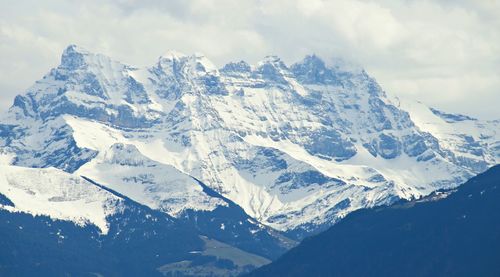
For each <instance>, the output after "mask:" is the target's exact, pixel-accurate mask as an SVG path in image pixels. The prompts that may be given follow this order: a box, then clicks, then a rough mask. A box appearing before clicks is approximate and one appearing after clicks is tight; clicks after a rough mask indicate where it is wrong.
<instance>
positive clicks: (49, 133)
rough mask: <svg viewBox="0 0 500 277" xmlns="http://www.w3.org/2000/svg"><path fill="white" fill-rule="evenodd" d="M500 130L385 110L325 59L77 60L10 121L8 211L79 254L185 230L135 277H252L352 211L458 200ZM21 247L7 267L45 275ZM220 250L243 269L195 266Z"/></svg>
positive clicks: (486, 160)
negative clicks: (181, 276)
mask: <svg viewBox="0 0 500 277" xmlns="http://www.w3.org/2000/svg"><path fill="white" fill-rule="evenodd" d="M499 127H500V121H499V120H491V121H483V120H479V119H475V118H472V117H470V116H466V115H461V114H451V113H447V112H444V111H440V110H438V109H435V108H430V107H427V106H425V105H424V104H422V103H420V102H415V101H408V100H402V99H399V98H396V97H390V96H388V95H387V94H386V93H385V92H384V91H383V90H382V88H381V87H380V86H379V85H378V83H377V82H376V81H375V79H373V78H372V77H370V76H369V75H368V73H367V72H366V71H365V70H363V69H362V68H359V67H357V66H353V65H350V64H348V63H345V62H338V61H332V62H329V63H327V62H325V61H323V60H322V59H321V58H319V57H318V56H316V55H310V56H307V57H305V58H304V59H303V60H302V61H300V62H297V63H295V64H293V65H291V66H288V65H286V64H285V63H284V62H283V61H281V60H280V59H279V58H278V57H275V56H269V57H266V58H265V59H264V60H262V61H261V62H259V63H258V64H257V65H249V64H248V63H246V62H244V61H240V62H234V63H229V64H226V65H224V66H223V67H222V68H217V67H216V66H214V65H213V63H211V62H210V61H209V60H208V59H207V58H206V57H205V56H203V55H201V54H193V55H185V54H182V53H178V52H175V51H171V52H168V53H166V54H165V55H163V56H161V57H160V58H159V59H158V61H157V62H156V63H155V64H153V65H152V66H149V67H144V68H138V67H134V66H130V65H127V64H124V63H121V62H118V61H115V60H113V59H112V58H109V57H107V56H104V55H101V54H95V53H91V52H89V51H87V50H85V49H82V48H81V47H78V46H75V45H70V46H68V47H67V48H66V49H65V50H64V52H63V54H62V57H61V63H60V65H58V66H57V67H56V68H54V69H51V70H50V71H49V72H48V73H47V74H46V75H45V76H44V77H43V78H42V79H41V80H38V81H36V82H35V84H34V85H33V86H31V87H30V88H28V89H27V90H26V92H25V93H23V94H21V95H18V96H17V97H16V98H15V99H14V104H13V105H12V107H11V108H10V109H9V111H8V112H7V113H5V114H4V115H3V116H2V117H1V119H0V167H1V168H2V170H1V172H0V180H2V181H1V182H0V196H1V197H2V199H3V200H2V201H3V204H2V206H1V209H0V211H2V216H3V217H4V221H5V222H15V224H14V225H12V226H13V227H12V228H14V229H16V228H18V227H19V228H21V227H23V226H24V225H23V224H22V223H21V222H26V221H27V220H28V219H29V218H32V220H31V221H30V222H29V223H27V224H28V225H30V226H32V227H33V226H36V228H44V230H45V232H46V234H45V235H46V236H47V238H45V239H46V243H47V245H44V246H43V247H49V248H50V247H55V246H54V245H56V246H57V245H59V244H64V245H67V246H68V247H70V248H68V249H69V250H67V251H69V252H71V251H74V250H75V249H76V248H71V247H76V246H77V245H78V246H81V245H82V244H85V245H89V247H91V245H94V246H95V247H94V246H92V247H94V248H88V249H87V250H88V253H97V252H99V250H98V249H107V250H106V251H112V250H115V249H114V248H106V245H108V241H109V244H112V245H115V244H116V245H117V247H120V249H128V248H126V245H127V244H128V243H131V242H132V241H133V243H134V244H136V243H137V244H139V241H143V240H144V237H147V236H149V235H147V234H151V233H153V234H155V235H158V234H160V233H161V234H160V235H159V236H160V237H158V238H157V239H158V240H159V241H160V243H158V245H161V243H163V242H162V241H163V240H165V239H167V238H165V237H162V236H165V234H167V233H168V232H170V231H168V232H163V231H160V230H162V228H163V229H164V230H167V229H168V230H170V229H172V230H181V231H178V232H179V233H178V234H177V235H175V237H176V238H177V237H179V236H181V235H179V234H181V233H185V234H186V237H184V238H183V239H187V240H190V241H191V243H181V241H182V240H181V239H180V240H179V244H182V245H180V246H178V247H180V248H179V249H178V250H175V251H174V248H169V249H172V252H170V250H168V251H167V252H168V253H170V254H168V255H171V256H168V255H167V254H166V256H168V258H167V257H165V258H159V260H155V262H151V260H149V259H148V261H149V262H147V263H146V262H145V263H142V265H141V267H137V268H136V270H139V269H140V270H143V269H144V268H143V267H146V268H148V269H149V270H153V271H154V272H156V273H158V272H162V273H163V274H164V275H167V276H168V274H177V273H175V272H177V271H182V270H184V269H185V267H190V268H191V269H190V270H191V271H190V272H191V273H192V274H195V272H197V271H196V270H201V269H199V268H197V267H196V265H200V264H205V265H206V263H208V264H210V265H211V266H212V267H213V271H212V272H204V273H203V274H207V275H208V274H218V270H219V269H220V268H222V269H227V268H230V270H234V272H242V271H246V270H248V269H250V268H252V267H255V266H260V265H262V264H264V263H266V262H268V261H269V260H272V259H275V258H277V257H278V256H279V255H281V254H282V253H284V252H285V251H286V250H287V249H289V248H290V247H292V246H294V245H295V244H296V241H299V240H301V239H303V238H304V237H306V236H309V235H311V234H315V233H318V232H320V231H323V230H326V229H327V228H328V227H330V226H332V225H333V224H334V223H336V222H338V221H339V220H340V219H341V218H343V217H345V216H346V215H347V214H349V213H351V212H353V211H355V210H358V209H363V208H371V207H376V206H381V205H389V204H393V203H396V202H398V201H401V200H412V199H420V198H421V197H424V196H426V195H429V194H431V193H432V192H434V191H436V190H442V189H452V188H455V187H457V186H458V185H459V184H461V183H463V182H464V181H466V180H467V179H469V178H470V177H472V176H474V175H476V174H478V173H481V172H483V171H485V170H487V169H488V168H489V167H491V166H493V165H495V164H498V163H499V161H500V132H499V131H498V130H500V128H499ZM28 215H32V216H28ZM33 216H34V217H33ZM52 221H53V222H54V223H52ZM152 221H154V222H162V223H157V224H153V223H151V222H152ZM123 222H128V223H130V224H125V226H123V225H122V224H123ZM134 224H139V225H141V226H142V227H144V228H145V229H142V227H141V228H138V227H137V226H136V225H134ZM59 225H61V227H54V226H59ZM63 225H64V227H62V226H63ZM143 225H147V226H148V227H145V226H143ZM157 225H158V226H157ZM42 226H44V227H42ZM19 228H18V229H19ZM24 228H26V227H23V230H25V229H24ZM155 228H159V229H155ZM59 229H61V230H62V231H61V232H62V233H64V232H63V231H66V232H69V233H71V234H78V235H75V237H76V238H75V239H74V240H72V239H68V238H67V237H66V236H65V235H61V232H60V231H59ZM16 230H17V229H16ZM34 230H35V227H33V229H31V233H30V234H33V232H35V231H34ZM83 230H84V231H83ZM182 230H185V232H184V231H182ZM19 232H21V231H19ZM123 232H125V233H126V234H128V235H126V236H124V237H123V238H122V240H120V239H118V240H114V239H113V238H116V237H117V236H118V237H119V236H120V234H123ZM61 236H63V237H64V238H63V239H61V238H60V237H61ZM49 237H50V239H48V238H49ZM137 237H142V238H143V240H140V239H138V238H137ZM75 241H78V243H76V242H75ZM86 242H89V243H86ZM90 242H92V243H90ZM16 243H21V244H22V241H21V240H13V242H12V243H11V244H9V245H10V246H11V247H12V251H13V252H12V253H11V252H8V251H6V252H5V253H6V255H7V253H10V254H9V255H10V256H9V255H7V256H8V257H9V259H12V260H15V261H16V263H18V264H19V268H21V267H24V268H28V269H29V268H31V269H32V268H36V267H34V264H40V262H39V261H36V260H33V261H30V260H22V259H21V260H19V258H20V257H21V256H18V255H17V254H14V252H16V251H17V250H15V248H16V247H15V245H16ZM54 243H56V244H54ZM169 243H172V242H169ZM219 243H221V244H223V245H226V246H227V247H226V246H225V248H227V249H231V251H241V252H238V253H240V254H241V255H240V256H242V257H244V259H243V261H242V260H230V259H229V261H228V259H227V256H228V255H226V256H224V255H222V256H218V255H221V254H220V251H219V252H218V253H217V255H215V254H213V253H212V254H210V255H209V254H206V255H203V254H200V253H206V252H203V251H209V250H210V245H219ZM122 247H125V248H122ZM167 248H168V247H167ZM181 248H182V249H181ZM216 248H217V247H216ZM220 248H221V247H219V248H218V249H220ZM6 249H8V248H6ZM148 251H152V250H148ZM148 251H146V253H144V255H149V254H151V255H153V254H154V255H160V254H158V253H152V252H151V253H150V252H148ZM158 251H159V250H158ZM164 251H165V250H164ZM216 252H217V251H216ZM61 253H62V252H61ZM172 253H177V255H173V254H172ZM182 253H184V254H186V255H184V254H182ZM231 253H233V254H234V252H231ZM242 253H244V254H242ZM233 254H231V255H229V256H232V255H233ZM61 255H62V254H61ZM141 255H142V254H141ZM42 256H43V255H42ZM42 256H40V259H41V258H42ZM89 256H94V257H95V256H96V255H95V254H90V255H89ZM144 257H145V256H144ZM159 257H160V256H159ZM200 257H204V258H200ZM206 257H210V258H206ZM214 257H215V258H214ZM6 259H7V258H6ZM200 259H201V260H202V261H200ZM204 259H205V260H204ZM118 260H119V259H118ZM28 262H32V263H31V264H29V265H30V266H28V265H26V263H28ZM120 263H123V260H120V261H114V262H110V264H111V265H113V266H115V265H116V266H120V267H121V266H122V265H121V264H120ZM186 263H187V265H186ZM13 264H14V263H13ZM42 264H43V263H42ZM129 266H132V265H129V264H128V265H127V266H123V269H124V270H125V269H128V268H129ZM42 267H43V266H42ZM1 268H4V266H3V265H2V267H0V270H1ZM205 268H207V267H206V266H205ZM160 269H163V271H161V270H160ZM7 270H8V269H7ZM66 270H67V269H65V268H61V272H67V271H66ZM81 270H82V272H97V273H99V271H98V270H96V269H95V268H92V267H91V266H89V267H87V268H84V267H82V268H81ZM7 272H8V271H7ZM109 272H112V270H110V271H109ZM124 272H133V271H124ZM234 272H233V273H234ZM198 273H199V274H202V273H200V272H198ZM198 273H197V274H198ZM186 274H187V273H186Z"/></svg>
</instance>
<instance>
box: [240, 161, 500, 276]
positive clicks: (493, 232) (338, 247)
mask: <svg viewBox="0 0 500 277" xmlns="http://www.w3.org/2000/svg"><path fill="white" fill-rule="evenodd" d="M446 195H447V193H442V194H435V195H434V196H430V197H428V198H426V199H425V200H421V201H417V202H406V203H402V204H397V205H395V206H392V207H387V208H380V209H374V210H362V211H358V212H354V213H352V214H350V215H349V216H347V217H346V218H345V219H344V220H343V221H341V222H340V223H338V224H337V225H335V226H333V227H332V228H330V229H329V230H328V231H326V232H324V233H321V234H320V235H317V236H315V237H311V238H309V239H305V240H304V241H303V242H302V243H301V244H300V245H299V246H297V247H296V248H294V249H292V250H291V251H289V252H288V253H286V254H285V255H283V256H282V257H281V258H279V259H278V260H277V261H275V262H273V263H272V264H270V265H267V266H264V267H262V268H260V269H258V270H256V271H255V272H253V273H252V274H250V275H249V276H500V213H499V211H500V166H495V167H493V168H491V169H490V170H488V171H486V172H485V173H483V174H480V175H478V176H477V177H474V178H472V179H470V180H469V181H468V182H466V183H465V184H463V185H462V186H461V187H459V189H458V190H457V191H456V192H454V193H452V194H451V195H449V196H448V197H446V198H445V199H442V200H439V201H435V200H436V198H440V197H445V196H446Z"/></svg>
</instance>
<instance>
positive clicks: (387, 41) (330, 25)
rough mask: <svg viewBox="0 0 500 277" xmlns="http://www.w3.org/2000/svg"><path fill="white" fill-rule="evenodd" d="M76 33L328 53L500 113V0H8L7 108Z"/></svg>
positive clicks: (128, 43)
mask: <svg viewBox="0 0 500 277" xmlns="http://www.w3.org/2000/svg"><path fill="white" fill-rule="evenodd" d="M72 43H74V44H77V45H80V46H82V47H84V48H86V49H88V50H90V51H94V52H100V53H104V54H107V55H109V56H111V57H113V58H115V59H117V60H120V61H123V62H125V63H128V64H132V65H138V66H144V65H151V64H153V63H154V62H155V61H156V59H157V58H158V57H159V56H160V55H161V54H162V53H164V52H167V51H168V50H173V49H175V50H178V51H180V52H184V53H193V52H202V53H204V54H205V55H206V56H207V57H208V58H209V59H211V60H212V61H213V62H214V63H215V64H217V65H219V66H222V65H223V64H225V63H227V62H229V61H235V60H242V59H243V60H246V61H248V62H249V63H256V62H257V61H259V60H260V59H262V58H263V57H264V56H266V55H271V54H272V55H278V56H280V57H281V58H282V59H283V60H284V61H285V62H286V63H288V64H291V63H293V62H295V61H297V60H299V59H301V58H302V57H303V56H304V55H306V54H308V53H316V54H318V55H320V56H322V57H324V58H325V59H334V58H343V59H346V60H351V61H353V62H355V63H357V64H359V65H361V66H363V67H364V68H365V69H366V70H367V71H368V73H369V74H371V75H372V76H374V77H375V78H376V79H377V80H378V81H379V83H380V84H381V86H382V87H383V88H384V89H385V90H386V91H387V93H389V94H391V95H396V96H404V97H406V98H412V99H417V100H420V101H422V102H424V103H426V104H429V105H431V106H434V107H437V108H441V109H444V110H447V111H450V112H462V113H467V114H471V115H473V116H476V117H481V118H485V119H497V118H500V1H499V0H476V1H474V0H436V1H422V0H419V1H417V0H415V1H413V0H380V1H365V0H346V1H342V0H340V1H322V0H279V1H271V0H267V1H265V0H262V1H259V0H238V1H235V0H218V1H216V0H194V1H186V0H179V1H177V0H171V1H160V0H142V1H135V0H116V1H102V0H86V1H73V0H66V1H56V0H44V1H39V0H33V1H23V0H13V1H10V0H1V2H0V111H3V110H6V109H7V107H8V106H10V105H11V103H12V100H13V97H14V96H15V95H16V94H19V93H22V92H23V91H24V90H25V89H26V88H28V87H29V86H30V85H31V84H32V83H33V82H34V81H36V80H37V79H40V78H41V77H42V76H43V75H44V74H45V73H46V72H48V71H49V69H50V68H52V67H55V66H57V64H58V63H59V60H60V55H61V52H62V51H63V49H64V48H65V47H66V46H67V45H68V44H72Z"/></svg>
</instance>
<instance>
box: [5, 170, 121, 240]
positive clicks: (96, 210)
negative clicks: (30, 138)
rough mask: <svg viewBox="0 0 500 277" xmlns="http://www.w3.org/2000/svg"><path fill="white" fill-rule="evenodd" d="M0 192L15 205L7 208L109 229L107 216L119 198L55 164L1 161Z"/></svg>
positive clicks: (116, 207)
mask: <svg viewBox="0 0 500 277" xmlns="http://www.w3.org/2000/svg"><path fill="white" fill-rule="evenodd" d="M0 194H3V195H4V196H5V197H7V198H8V199H9V200H10V201H11V202H12V203H13V204H14V206H9V205H1V206H0V208H1V209H4V210H8V211H10V212H24V213H29V214H33V215H46V216H49V217H51V218H52V219H59V220H69V221H73V222H75V223H76V224H77V225H80V226H84V225H87V224H93V225H96V226H97V227H98V228H99V229H100V230H101V233H102V234H106V233H107V232H108V228H109V224H108V222H107V221H106V217H108V216H112V215H114V214H116V213H119V212H120V210H121V207H122V203H121V202H122V199H121V198H118V197H117V196H115V195H113V194H111V193H109V192H107V191H105V190H103V189H100V188H99V187H97V186H94V185H92V184H91V183H89V182H87V181H85V180H84V179H82V178H79V177H77V176H73V175H71V174H69V173H66V172H64V171H62V170H59V169H55V168H45V169H37V168H25V167H18V166H10V165H0Z"/></svg>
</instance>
